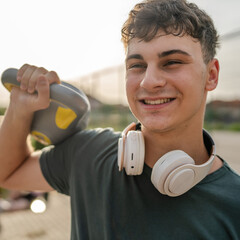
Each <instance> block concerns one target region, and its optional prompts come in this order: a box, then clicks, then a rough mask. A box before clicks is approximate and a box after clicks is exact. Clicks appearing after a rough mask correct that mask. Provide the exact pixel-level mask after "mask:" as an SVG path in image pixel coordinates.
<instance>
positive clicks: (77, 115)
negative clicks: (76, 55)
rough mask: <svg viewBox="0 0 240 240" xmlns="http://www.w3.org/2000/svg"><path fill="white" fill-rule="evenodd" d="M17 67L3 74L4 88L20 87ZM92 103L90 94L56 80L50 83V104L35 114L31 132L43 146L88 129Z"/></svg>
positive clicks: (9, 89)
mask: <svg viewBox="0 0 240 240" xmlns="http://www.w3.org/2000/svg"><path fill="white" fill-rule="evenodd" d="M17 72H18V69H16V68H9V69H7V70H5V71H4V72H3V73H2V77H1V81H2V84H3V85H4V87H5V88H6V89H7V90H8V91H11V90H12V87H20V82H18V81H17ZM35 94H37V93H35ZM89 114H90V104H89V101H88V98H87V96H86V95H85V94H84V93H83V92H82V91H81V90H79V89H77V88H75V87H74V86H72V85H71V84H69V83H66V82H61V84H57V83H53V84H51V86H50V104H49V107H48V108H46V109H43V110H39V111H36V112H35V113H34V118H33V122H32V125H31V132H30V133H31V135H32V136H33V137H34V138H35V139H36V140H37V141H39V142H41V143H43V144H44V145H50V144H57V143H60V142H62V141H63V140H65V139H66V138H67V137H69V136H71V135H72V134H74V133H76V132H77V131H81V130H83V129H85V128H86V127H87V125H88V119H89Z"/></svg>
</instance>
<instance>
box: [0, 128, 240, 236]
mask: <svg viewBox="0 0 240 240" xmlns="http://www.w3.org/2000/svg"><path fill="white" fill-rule="evenodd" d="M211 135H212V136H213V138H214V140H215V143H216V146H217V153H218V155H220V156H221V157H222V158H224V159H225V160H226V161H227V162H228V163H229V164H230V166H231V167H232V168H233V169H234V170H235V171H236V172H238V173H239V174H240V154H239V153H240V133H235V132H224V131H214V132H211ZM70 219H71V216H70V201H69V197H67V196H64V195H61V194H59V193H56V192H52V193H50V195H49V201H48V205H47V211H46V212H44V213H42V214H35V213H33V212H31V211H30V210H21V211H18V212H12V213H2V214H1V215H0V221H1V224H2V232H1V234H0V240H68V239H70Z"/></svg>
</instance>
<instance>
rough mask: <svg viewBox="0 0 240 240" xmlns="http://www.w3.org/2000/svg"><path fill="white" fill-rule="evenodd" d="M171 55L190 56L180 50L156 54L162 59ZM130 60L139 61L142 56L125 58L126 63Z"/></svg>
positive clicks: (132, 55) (135, 55)
mask: <svg viewBox="0 0 240 240" xmlns="http://www.w3.org/2000/svg"><path fill="white" fill-rule="evenodd" d="M173 54H182V55H186V56H191V55H190V54H189V53H187V52H185V51H183V50H180V49H172V50H169V51H165V52H162V53H159V54H158V57H159V58H163V57H166V56H169V55H173ZM130 59H139V60H143V59H144V58H143V56H142V55H141V54H131V55H129V56H128V57H127V58H126V62H127V61H128V60H130Z"/></svg>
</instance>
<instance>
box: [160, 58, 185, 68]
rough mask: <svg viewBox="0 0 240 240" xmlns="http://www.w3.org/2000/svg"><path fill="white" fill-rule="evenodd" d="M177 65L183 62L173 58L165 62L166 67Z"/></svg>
mask: <svg viewBox="0 0 240 240" xmlns="http://www.w3.org/2000/svg"><path fill="white" fill-rule="evenodd" d="M175 64H176V65H177V64H182V62H181V61H177V60H172V61H168V62H167V63H165V64H164V67H167V66H171V65H175Z"/></svg>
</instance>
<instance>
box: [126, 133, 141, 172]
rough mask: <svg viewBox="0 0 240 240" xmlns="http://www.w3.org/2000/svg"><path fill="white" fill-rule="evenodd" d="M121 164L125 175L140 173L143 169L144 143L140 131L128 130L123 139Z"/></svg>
mask: <svg viewBox="0 0 240 240" xmlns="http://www.w3.org/2000/svg"><path fill="white" fill-rule="evenodd" d="M124 148H125V151H124V152H125V154H124V161H123V166H124V168H125V171H126V173H127V175H140V174H142V171H143V166H144V158H145V143H144V138H143V134H142V132H140V131H129V132H128V134H127V138H126V141H125V146H124Z"/></svg>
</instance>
